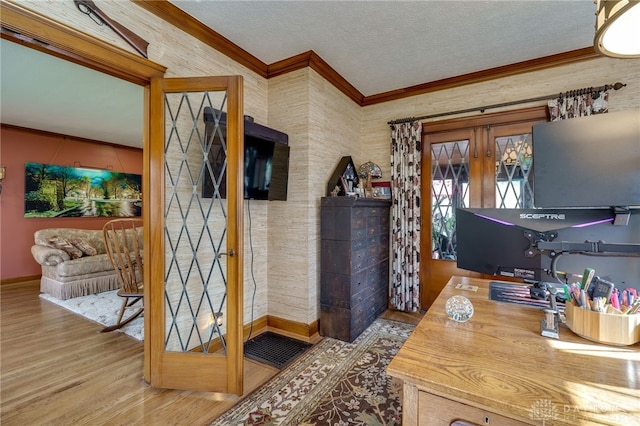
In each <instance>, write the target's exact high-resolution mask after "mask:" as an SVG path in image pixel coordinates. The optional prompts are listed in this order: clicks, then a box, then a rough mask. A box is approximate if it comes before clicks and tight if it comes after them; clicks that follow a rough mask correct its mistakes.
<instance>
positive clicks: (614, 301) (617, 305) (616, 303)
mask: <svg viewBox="0 0 640 426" xmlns="http://www.w3.org/2000/svg"><path fill="white" fill-rule="evenodd" d="M618 297H619V291H618V289H617V288H616V289H615V290H614V291H613V293H611V298H610V299H609V303H610V304H611V306H613V307H614V308H616V309H620V299H618Z"/></svg>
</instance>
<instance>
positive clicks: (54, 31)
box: [0, 2, 166, 382]
mask: <svg viewBox="0 0 640 426" xmlns="http://www.w3.org/2000/svg"><path fill="white" fill-rule="evenodd" d="M0 22H1V23H2V27H3V29H2V32H1V36H2V38H3V39H6V40H9V41H12V42H15V43H18V44H21V45H23V46H26V47H29V48H32V49H36V50H39V51H41V52H43V53H47V54H50V55H53V56H56V57H58V58H61V59H64V60H67V61H70V62H73V63H75V64H78V65H82V66H85V67H87V68H91V69H93V70H96V71H99V72H103V73H105V74H108V75H111V76H113V77H116V78H120V79H123V80H126V81H129V82H131V83H135V84H138V85H140V86H143V87H145V90H144V100H143V108H144V128H143V141H144V145H143V153H144V152H145V151H146V152H148V149H149V84H150V82H151V79H152V78H156V77H163V76H164V74H165V72H166V67H164V66H162V65H160V64H157V63H155V62H153V61H150V60H148V59H145V58H143V57H141V56H138V55H136V54H133V53H130V52H127V51H126V50H123V49H120V48H119V47H116V46H113V45H111V44H109V43H106V42H104V41H102V40H100V39H98V38H95V37H92V36H90V35H87V34H85V33H82V32H80V31H78V30H75V29H73V28H71V27H69V26H66V25H64V24H61V23H59V22H56V21H54V20H52V19H50V18H48V17H46V16H44V15H42V14H39V13H36V12H33V11H30V10H27V9H25V8H23V7H21V6H18V5H15V4H13V3H8V2H2V3H0ZM5 28H6V29H7V30H5ZM147 157H148V156H144V155H143V158H144V160H143V162H144V164H143V171H142V187H143V188H149V187H150V186H149V184H150V181H149V170H150V168H151V164H150V161H149V158H147ZM142 203H143V205H146V206H150V204H149V191H144V190H143V199H142ZM148 211H149V209H143V212H142V219H143V226H144V242H145V244H147V243H148V242H149V241H150V238H149V235H150V234H149V232H150V222H149V213H148ZM144 256H145V260H144V261H145V263H146V262H148V260H147V259H148V256H149V254H148V251H146V252H145V255H144ZM150 270H151V268H145V270H144V274H145V277H144V280H145V282H150V281H149V274H150V272H151V271H150ZM148 288H149V286H146V287H145V296H147V295H148V294H147V293H148ZM148 300H149V297H145V298H144V302H145V310H146V311H147V312H149V306H148ZM146 324H147V321H145V333H148V330H146V327H147V325H146ZM150 352H151V348H150V343H149V339H145V340H144V378H145V380H146V381H147V382H148V381H149V377H150V375H151V371H150V369H151V362H150V356H151V355H150Z"/></svg>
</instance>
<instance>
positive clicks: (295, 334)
mask: <svg viewBox="0 0 640 426" xmlns="http://www.w3.org/2000/svg"><path fill="white" fill-rule="evenodd" d="M318 324H319V322H318V320H315V321H313V322H312V323H310V324H305V323H302V322H297V321H291V320H288V319H284V318H279V317H275V316H272V315H267V330H268V331H272V332H274V333H277V334H282V335H283V336H287V337H292V338H294V339H299V340H302V341H305V342H310V343H315V342H316V341H317V340H319V339H320V334H319V333H318V328H319V326H318Z"/></svg>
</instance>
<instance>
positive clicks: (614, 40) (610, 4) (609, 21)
mask: <svg viewBox="0 0 640 426" xmlns="http://www.w3.org/2000/svg"><path fill="white" fill-rule="evenodd" d="M594 47H595V49H596V51H597V52H598V53H600V54H602V55H606V56H611V57H614V58H640V2H638V1H637V0H596V36H595V39H594Z"/></svg>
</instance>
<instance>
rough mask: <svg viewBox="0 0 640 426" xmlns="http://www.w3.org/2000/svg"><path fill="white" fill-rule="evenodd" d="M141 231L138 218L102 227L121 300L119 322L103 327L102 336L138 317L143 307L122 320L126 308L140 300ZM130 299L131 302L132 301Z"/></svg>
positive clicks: (119, 220) (114, 222) (141, 278)
mask: <svg viewBox="0 0 640 426" xmlns="http://www.w3.org/2000/svg"><path fill="white" fill-rule="evenodd" d="M141 232H142V220H141V219H115V220H111V221H109V222H107V223H105V225H104V227H103V228H102V235H103V238H104V244H105V247H106V249H107V254H108V255H109V259H110V260H111V264H112V265H113V268H114V269H115V270H116V273H117V274H118V281H120V290H118V296H120V297H122V298H123V301H122V307H121V308H120V313H119V314H118V321H117V322H116V324H114V325H111V326H109V327H105V328H104V329H103V330H102V332H103V333H105V332H108V331H113V330H117V329H119V328H120V327H122V326H123V325H125V324H128V323H129V322H131V321H133V320H134V319H136V318H137V317H138V316H140V314H142V312H143V310H144V306H142V307H140V308H139V309H138V310H137V311H136V312H134V313H133V314H132V315H131V316H129V317H127V318H126V319H125V320H122V317H123V316H124V312H125V310H126V308H127V307H129V306H132V305H134V304H135V303H136V302H138V301H139V300H141V299H142V297H143V291H144V287H143V264H142V244H141V242H140V240H141V239H142V235H141ZM129 299H132V300H131V302H129Z"/></svg>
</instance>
